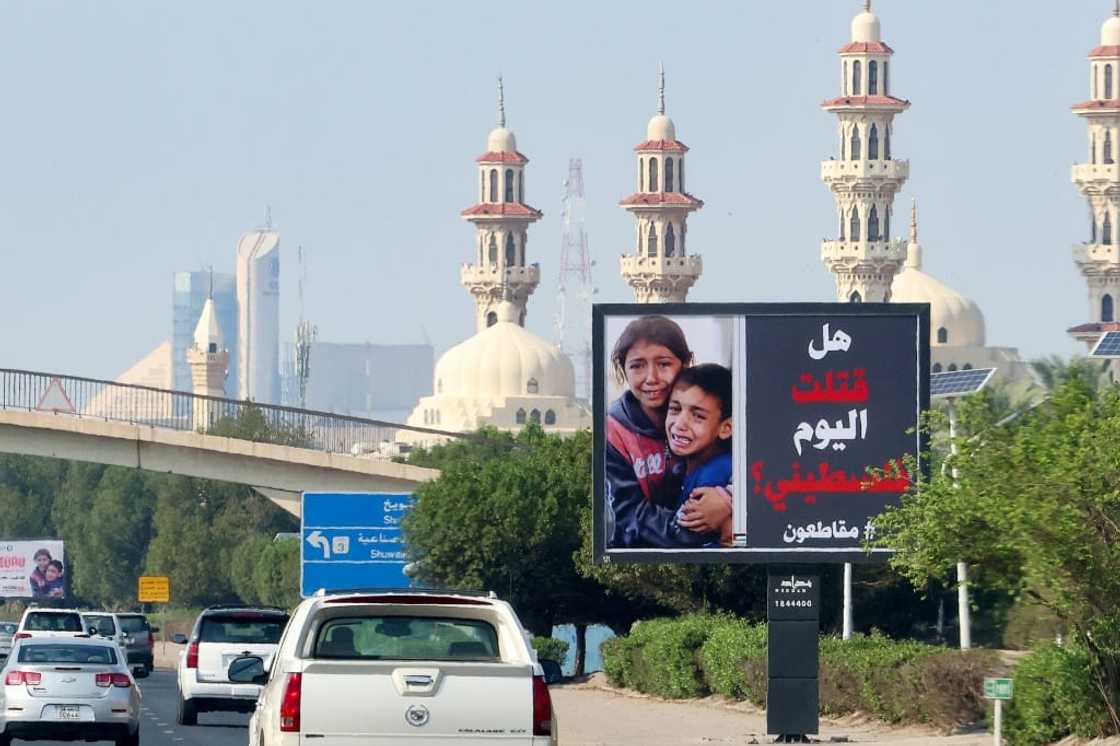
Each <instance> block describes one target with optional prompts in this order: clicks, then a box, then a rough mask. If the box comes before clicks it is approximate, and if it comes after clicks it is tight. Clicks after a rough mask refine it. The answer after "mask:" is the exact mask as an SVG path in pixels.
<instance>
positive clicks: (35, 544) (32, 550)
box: [0, 539, 66, 600]
mask: <svg viewBox="0 0 1120 746" xmlns="http://www.w3.org/2000/svg"><path fill="white" fill-rule="evenodd" d="M65 561H66V560H65V554H64V550H63V542H62V541H60V540H58V539H36V540H32V541H4V542H0V598H32V599H40V600H45V599H63V598H66V564H65Z"/></svg>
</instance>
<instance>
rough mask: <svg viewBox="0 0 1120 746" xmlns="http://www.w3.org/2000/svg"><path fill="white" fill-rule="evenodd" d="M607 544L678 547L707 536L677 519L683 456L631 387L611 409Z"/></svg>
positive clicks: (608, 427) (616, 545)
mask: <svg viewBox="0 0 1120 746" xmlns="http://www.w3.org/2000/svg"><path fill="white" fill-rule="evenodd" d="M606 462H607V484H606V494H607V505H608V506H609V508H610V509H609V510H608V511H607V526H606V529H607V536H606V538H607V546H608V547H610V548H612V549H618V548H637V547H647V548H649V547H655V548H663V549H669V548H680V547H688V546H696V545H697V544H699V543H702V541H703V538H704V537H703V536H702V535H700V534H696V533H693V532H692V531H689V530H687V529H683V528H681V527H680V526H678V525H677V524H676V520H675V518H676V511H677V506H678V505H679V503H680V491H681V481H682V478H683V476H684V467H685V464H684V461H683V460H682V459H680V458H679V457H677V456H674V455H673V454H672V453H671V452H670V451H669V446H668V444H667V442H666V439H665V433H664V431H662V430H660V429H658V428H656V427H654V426H653V423H651V422H650V421H649V418H648V417H646V414H645V412H643V411H642V407H641V404H639V403H638V399H637V397H635V396H634V394H632V393H631V392H629V391H627V392H626V393H624V394H623V395H622V396H620V397H619V398H618V399H616V400H615V401H614V403H612V404H611V406H610V410H609V411H608V412H607V458H606Z"/></svg>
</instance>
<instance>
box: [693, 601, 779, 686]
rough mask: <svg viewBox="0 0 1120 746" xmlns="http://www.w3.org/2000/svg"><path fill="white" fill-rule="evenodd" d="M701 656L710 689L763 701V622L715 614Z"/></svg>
mask: <svg viewBox="0 0 1120 746" xmlns="http://www.w3.org/2000/svg"><path fill="white" fill-rule="evenodd" d="M700 660H701V665H702V666H703V670H704V679H705V681H707V683H708V688H709V689H710V690H711V691H713V692H715V693H716V694H722V695H723V696H725V697H730V698H731V699H746V700H748V701H750V702H751V703H753V704H755V705H757V706H759V707H762V706H763V705H764V704H765V703H766V625H764V624H751V623H750V622H747V621H746V620H743V619H735V618H733V617H718V618H717V619H716V621H715V622H714V625H713V628H712V631H711V634H709V635H708V639H707V640H706V641H705V642H704V646H703V647H702V648H701V649H700Z"/></svg>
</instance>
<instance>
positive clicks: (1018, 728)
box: [1005, 644, 1110, 746]
mask: <svg viewBox="0 0 1120 746" xmlns="http://www.w3.org/2000/svg"><path fill="white" fill-rule="evenodd" d="M1089 664H1090V661H1089V655H1088V654H1087V653H1086V652H1085V651H1083V650H1081V649H1079V648H1076V647H1061V648H1060V647H1058V646H1056V645H1053V644H1046V645H1043V646H1041V647H1038V648H1036V649H1035V650H1033V651H1031V652H1030V654H1028V655H1027V656H1025V657H1024V658H1023V659H1022V660H1021V661H1020V662H1019V665H1018V666H1017V667H1016V668H1015V679H1014V681H1015V692H1014V697H1013V698H1012V700H1011V702H1010V703H1009V706H1008V709H1007V719H1006V727H1005V734H1006V737H1007V743H1008V744H1009V745H1010V746H1036V744H1045V743H1050V742H1052V741H1057V740H1059V739H1061V738H1064V737H1066V736H1069V735H1075V736H1081V737H1082V738H1095V737H1097V736H1101V735H1104V734H1105V733H1106V732H1107V729H1108V728H1109V724H1110V721H1109V717H1108V710H1107V709H1106V708H1105V705H1104V702H1103V701H1102V700H1101V697H1100V694H1099V692H1098V691H1097V689H1096V687H1095V686H1094V685H1093V681H1092V678H1091V675H1090V669H1089Z"/></svg>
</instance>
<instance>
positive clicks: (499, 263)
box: [460, 77, 541, 331]
mask: <svg viewBox="0 0 1120 746" xmlns="http://www.w3.org/2000/svg"><path fill="white" fill-rule="evenodd" d="M475 160H476V161H477V162H478V202H477V204H475V205H473V206H471V207H468V208H467V209H466V210H463V212H462V216H463V218H464V219H465V220H469V221H470V222H471V223H473V224H474V227H475V234H476V236H477V241H476V244H477V245H476V247H475V253H476V256H475V263H474V264H464V265H463V268H462V271H461V272H460V280H461V282H462V283H463V287H465V288H467V289H468V290H470V292H471V295H472V296H473V297H474V301H475V305H476V307H477V324H478V331H482V330H483V329H485V328H487V327H489V326H493V325H494V324H495V323H496V322H497V320H498V316H497V306H498V304H499V303H501V302H502V300H503V298H505V299H507V300H509V301H510V302H511V303H513V304H514V306H516V307H517V315H518V323H519V324H521V325H522V326H524V325H525V305H526V303H527V302H528V300H529V296H530V295H532V294H533V291H534V290H536V288H537V284H538V283H539V282H540V276H541V272H540V266H539V265H537V264H528V263H527V262H526V261H525V257H526V243H527V242H528V232H527V231H528V227H529V225H530V224H531V223H534V222H536V221H537V220H540V219H541V212H540V211H539V210H537V209H534V208H532V207H530V206H529V205H527V204H526V203H525V164H527V163H528V162H529V159H528V158H526V157H525V156H524V155H522V154H521V153H520V152H518V150H517V139H516V138H515V137H514V135H513V132H511V131H510V130H508V129H506V109H505V95H504V91H503V88H502V79H501V78H500V77H499V78H498V126H497V127H496V128H495V129H493V130H491V131H490V136H489V138H488V139H487V141H486V152H485V153H483V154H482V155H480V156H479V157H478V158H476V159H475Z"/></svg>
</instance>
